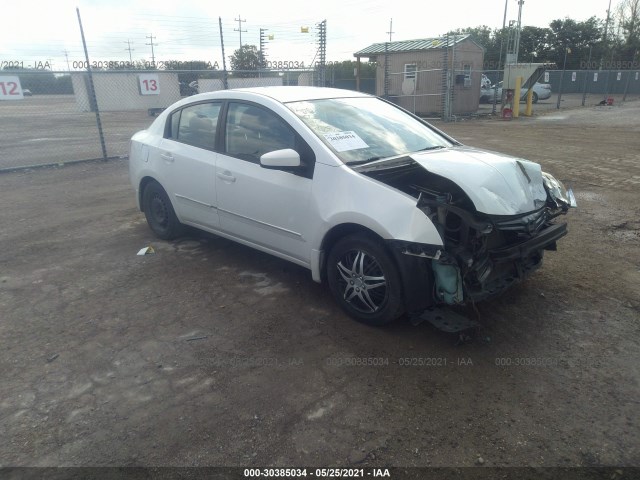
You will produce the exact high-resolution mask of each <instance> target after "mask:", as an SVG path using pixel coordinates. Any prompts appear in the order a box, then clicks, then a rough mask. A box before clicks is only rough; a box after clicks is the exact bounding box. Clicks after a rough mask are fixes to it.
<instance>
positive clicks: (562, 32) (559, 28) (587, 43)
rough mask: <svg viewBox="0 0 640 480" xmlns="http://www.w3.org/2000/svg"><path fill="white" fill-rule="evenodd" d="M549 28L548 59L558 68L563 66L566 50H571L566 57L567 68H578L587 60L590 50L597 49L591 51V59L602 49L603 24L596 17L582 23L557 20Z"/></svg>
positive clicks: (566, 19) (570, 20)
mask: <svg viewBox="0 0 640 480" xmlns="http://www.w3.org/2000/svg"><path fill="white" fill-rule="evenodd" d="M549 27H550V28H551V35H550V36H549V57H550V58H549V59H550V60H551V61H553V62H555V63H556V65H557V66H558V68H562V66H563V64H564V56H565V51H566V49H567V48H569V49H570V50H571V54H570V55H568V56H567V68H580V66H581V65H584V63H585V62H586V61H587V59H588V58H589V49H590V48H592V47H594V46H595V47H597V48H596V50H595V51H593V50H592V58H594V55H597V54H598V53H599V52H598V50H599V48H602V38H603V33H604V29H603V22H602V20H599V19H598V18H596V17H591V18H589V19H587V20H585V21H582V22H576V21H575V20H573V19H571V18H565V19H558V20H554V21H552V22H551V23H550V24H549Z"/></svg>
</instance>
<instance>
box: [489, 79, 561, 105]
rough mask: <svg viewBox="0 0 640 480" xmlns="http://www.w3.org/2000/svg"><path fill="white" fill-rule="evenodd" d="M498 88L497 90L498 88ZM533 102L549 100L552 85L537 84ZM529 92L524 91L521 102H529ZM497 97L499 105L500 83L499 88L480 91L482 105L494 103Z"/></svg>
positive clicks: (535, 84) (500, 96) (534, 89)
mask: <svg viewBox="0 0 640 480" xmlns="http://www.w3.org/2000/svg"><path fill="white" fill-rule="evenodd" d="M496 87H497V88H496ZM532 90H533V95H532V102H533V103H538V100H547V99H548V98H550V97H551V84H549V83H540V82H536V83H534V84H533V88H532ZM527 92H528V90H525V89H522V90H521V96H520V101H521V102H523V101H526V100H527ZM494 95H495V96H496V100H497V102H498V103H500V102H501V101H502V82H498V85H497V86H495V85H494V86H489V87H482V88H481V89H480V103H493V97H494Z"/></svg>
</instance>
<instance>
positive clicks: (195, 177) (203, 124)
mask: <svg viewBox="0 0 640 480" xmlns="http://www.w3.org/2000/svg"><path fill="white" fill-rule="evenodd" d="M221 107H222V102H200V103H196V104H191V105H188V106H186V107H184V108H182V109H180V110H177V111H176V112H173V113H172V114H171V116H170V117H169V120H168V122H169V124H168V126H167V130H166V133H165V136H164V138H163V139H162V141H161V142H160V145H159V149H158V150H159V156H160V160H159V161H160V162H161V163H162V164H163V169H164V175H163V177H164V183H165V184H166V185H165V187H166V189H167V192H168V193H169V195H170V196H171V197H172V198H171V200H172V203H173V205H174V207H175V210H176V213H177V214H178V217H179V218H180V220H181V221H182V222H184V223H189V224H194V225H198V226H203V227H209V228H217V227H219V225H220V219H219V216H218V212H217V204H216V191H215V186H216V185H215V171H216V160H217V155H218V154H217V153H216V152H215V151H214V150H215V139H216V130H217V125H218V117H219V116H220V111H221Z"/></svg>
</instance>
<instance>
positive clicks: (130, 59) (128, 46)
mask: <svg viewBox="0 0 640 480" xmlns="http://www.w3.org/2000/svg"><path fill="white" fill-rule="evenodd" d="M124 43H126V44H127V48H125V50H129V62H130V63H133V58H132V57H131V52H132V51H133V50H135V48H131V40H127V41H126V42H124Z"/></svg>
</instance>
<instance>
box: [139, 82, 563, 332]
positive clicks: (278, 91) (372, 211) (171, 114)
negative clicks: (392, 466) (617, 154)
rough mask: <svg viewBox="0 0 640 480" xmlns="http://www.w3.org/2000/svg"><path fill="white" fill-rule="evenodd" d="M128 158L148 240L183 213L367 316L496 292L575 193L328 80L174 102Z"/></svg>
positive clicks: (546, 246)
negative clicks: (284, 264)
mask: <svg viewBox="0 0 640 480" xmlns="http://www.w3.org/2000/svg"><path fill="white" fill-rule="evenodd" d="M129 166H130V177H131V182H132V184H133V187H134V188H135V190H136V199H137V201H138V205H139V207H140V209H141V210H142V211H144V213H145V215H146V218H147V221H148V223H149V226H150V227H151V229H152V230H153V232H154V233H155V234H156V235H157V236H158V237H159V238H161V239H166V240H170V239H173V238H175V237H177V236H179V235H180V234H181V232H182V226H184V225H191V226H193V227H197V228H200V229H202V230H206V231H208V232H211V233H214V234H216V235H220V236H222V237H225V238H229V239H232V240H235V241H237V242H240V243H242V244H244V245H248V246H250V247H253V248H257V249H259V250H262V251H264V252H267V253H270V254H273V255H276V256H278V257H280V258H283V259H286V260H289V261H291V262H294V263H296V264H298V265H302V266H304V267H306V268H308V269H309V270H311V275H312V277H313V279H314V280H315V281H317V282H327V283H328V285H329V288H330V290H331V292H332V294H333V296H334V297H335V299H336V301H337V302H338V303H339V304H340V305H341V307H342V308H343V309H344V310H345V311H346V312H347V313H348V314H350V315H351V316H353V317H354V318H356V319H358V320H360V321H363V322H365V323H368V324H374V325H380V324H384V323H387V322H389V321H391V320H394V319H395V318H397V317H399V316H400V315H401V314H403V312H407V313H408V314H412V315H414V314H419V313H420V312H422V311H424V310H425V309H427V308H429V307H431V306H433V305H437V304H450V305H455V304H464V303H466V302H476V301H478V300H482V299H485V298H488V297H491V296H493V295H496V294H498V293H500V292H502V291H503V290H505V289H506V288H508V287H509V286H511V285H512V284H514V283H515V282H517V281H518V280H521V279H523V278H524V277H526V276H527V275H528V274H530V273H531V272H532V271H534V270H535V269H536V268H538V267H539V266H540V265H541V262H542V257H543V252H544V250H555V249H556V241H557V240H558V239H560V238H561V237H562V236H564V235H565V234H566V233H567V225H566V224H565V223H555V222H554V219H555V217H557V216H558V215H560V214H562V213H565V212H566V211H567V210H568V208H569V207H570V206H574V205H575V200H574V198H573V194H572V193H571V191H570V190H566V189H565V188H564V187H563V185H562V184H561V183H560V182H559V181H557V180H556V179H554V178H553V177H552V176H551V175H549V174H546V173H543V172H542V171H541V169H540V166H539V165H538V164H536V163H532V162H529V161H526V160H523V159H519V158H512V157H508V156H506V155H500V154H496V153H490V152H486V151H483V150H478V149H474V148H471V147H466V146H464V145H462V144H460V143H459V142H457V141H456V140H454V139H453V138H451V137H449V136H447V135H446V134H444V133H442V132H440V131H439V130H437V129H436V128H434V127H433V126H431V125H429V124H428V123H426V122H424V121H423V120H421V119H419V118H418V117H415V116H414V115H412V114H410V113H408V112H407V111H405V110H403V109H401V108H399V107H397V106H395V105H393V104H392V103H389V102H386V101H384V100H382V99H379V98H376V97H373V96H370V95H365V94H361V93H357V92H353V91H348V90H337V89H329V88H313V87H266V88H253V89H240V90H225V91H219V92H214V93H203V94H199V95H195V96H192V97H189V98H185V99H183V100H181V101H179V102H177V103H175V104H174V105H172V106H171V107H169V108H168V109H166V110H165V111H164V112H163V113H161V114H160V116H159V117H158V118H157V119H156V120H155V121H154V122H153V124H152V125H151V126H150V127H149V128H148V129H147V130H144V131H141V132H138V133H136V134H135V135H134V136H133V139H132V141H131V150H130V156H129Z"/></svg>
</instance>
